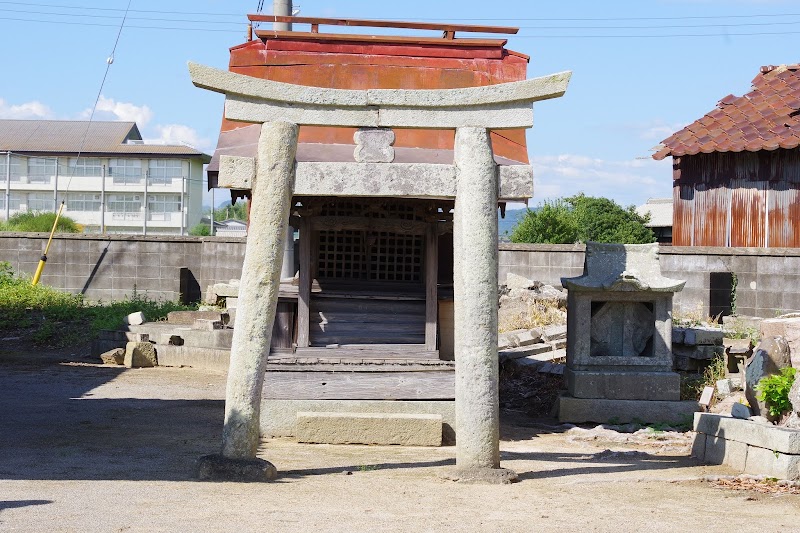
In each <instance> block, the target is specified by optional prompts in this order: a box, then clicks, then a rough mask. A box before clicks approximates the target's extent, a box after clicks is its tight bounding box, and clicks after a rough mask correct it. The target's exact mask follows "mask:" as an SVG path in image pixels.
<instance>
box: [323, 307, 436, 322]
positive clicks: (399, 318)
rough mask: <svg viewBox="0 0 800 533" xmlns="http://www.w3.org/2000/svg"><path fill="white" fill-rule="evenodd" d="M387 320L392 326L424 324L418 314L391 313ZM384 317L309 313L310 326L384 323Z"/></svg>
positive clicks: (357, 314)
mask: <svg viewBox="0 0 800 533" xmlns="http://www.w3.org/2000/svg"><path fill="white" fill-rule="evenodd" d="M389 317H390V318H389V319H390V320H391V322H392V323H394V324H414V325H419V326H422V325H424V324H425V317H424V316H423V315H421V314H419V313H392V314H391V315H389ZM386 320H387V317H386V315H383V314H375V313H351V312H348V311H330V312H324V311H316V310H314V309H313V306H312V311H311V324H315V323H316V324H333V323H340V322H347V323H352V324H373V323H378V324H381V323H385V322H386Z"/></svg>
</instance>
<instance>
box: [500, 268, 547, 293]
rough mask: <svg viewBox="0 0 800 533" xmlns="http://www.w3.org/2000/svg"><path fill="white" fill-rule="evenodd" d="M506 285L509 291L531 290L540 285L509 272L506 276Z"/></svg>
mask: <svg viewBox="0 0 800 533" xmlns="http://www.w3.org/2000/svg"><path fill="white" fill-rule="evenodd" d="M505 285H506V287H508V289H509V290H512V289H530V288H532V287H536V286H537V285H539V284H538V283H536V282H535V281H533V280H530V279H528V278H526V277H523V276H518V275H517V274H514V273H513V272H509V273H508V274H506V283H505Z"/></svg>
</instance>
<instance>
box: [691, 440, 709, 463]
mask: <svg viewBox="0 0 800 533" xmlns="http://www.w3.org/2000/svg"><path fill="white" fill-rule="evenodd" d="M707 438H708V435H704V434H703V433H695V434H694V440H693V441H692V457H694V458H695V459H697V460H698V461H700V462H701V463H702V462H705V458H706V439H707Z"/></svg>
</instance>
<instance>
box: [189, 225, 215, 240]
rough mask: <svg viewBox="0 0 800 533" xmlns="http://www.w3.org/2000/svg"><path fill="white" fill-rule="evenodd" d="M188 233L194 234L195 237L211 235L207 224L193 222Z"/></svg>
mask: <svg viewBox="0 0 800 533" xmlns="http://www.w3.org/2000/svg"><path fill="white" fill-rule="evenodd" d="M189 235H194V236H195V237H208V236H209V235H211V228H210V227H209V226H208V224H203V223H200V224H195V225H194V226H192V228H191V229H190V230H189Z"/></svg>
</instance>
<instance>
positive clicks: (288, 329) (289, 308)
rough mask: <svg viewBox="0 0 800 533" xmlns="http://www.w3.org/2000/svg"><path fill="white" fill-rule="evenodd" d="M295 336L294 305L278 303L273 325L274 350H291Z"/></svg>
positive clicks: (272, 344)
mask: <svg viewBox="0 0 800 533" xmlns="http://www.w3.org/2000/svg"><path fill="white" fill-rule="evenodd" d="M293 336H294V304H293V303H291V302H281V301H279V302H278V308H277V310H276V312H275V322H274V323H273V325H272V342H271V346H272V347H274V348H291V347H292V341H293V340H294V339H293V338H292V337H293Z"/></svg>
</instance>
